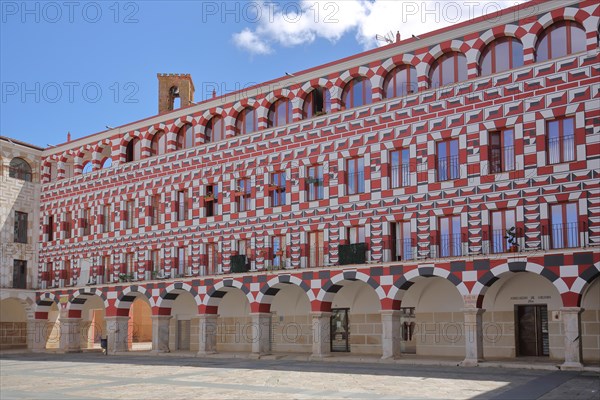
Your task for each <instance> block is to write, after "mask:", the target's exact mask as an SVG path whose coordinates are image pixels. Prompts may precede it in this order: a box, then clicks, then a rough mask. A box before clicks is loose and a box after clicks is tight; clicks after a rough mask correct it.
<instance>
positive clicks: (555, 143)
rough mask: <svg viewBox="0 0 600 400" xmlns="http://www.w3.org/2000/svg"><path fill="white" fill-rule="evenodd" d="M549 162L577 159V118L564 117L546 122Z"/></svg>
mask: <svg viewBox="0 0 600 400" xmlns="http://www.w3.org/2000/svg"><path fill="white" fill-rule="evenodd" d="M546 137H547V148H548V164H559V163H564V162H569V161H574V160H575V119H574V118H573V117H570V118H562V119H555V120H552V121H548V122H547V124H546Z"/></svg>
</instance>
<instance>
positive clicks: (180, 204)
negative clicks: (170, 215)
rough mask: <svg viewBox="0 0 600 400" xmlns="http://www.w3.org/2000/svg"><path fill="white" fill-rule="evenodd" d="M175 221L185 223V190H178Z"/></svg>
mask: <svg viewBox="0 0 600 400" xmlns="http://www.w3.org/2000/svg"><path fill="white" fill-rule="evenodd" d="M176 207H177V215H176V218H175V219H176V220H177V221H185V219H186V218H187V194H186V193H185V190H180V191H178V192H177V204H176Z"/></svg>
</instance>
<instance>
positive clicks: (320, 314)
mask: <svg viewBox="0 0 600 400" xmlns="http://www.w3.org/2000/svg"><path fill="white" fill-rule="evenodd" d="M310 316H311V317H313V318H321V317H331V311H311V312H310Z"/></svg>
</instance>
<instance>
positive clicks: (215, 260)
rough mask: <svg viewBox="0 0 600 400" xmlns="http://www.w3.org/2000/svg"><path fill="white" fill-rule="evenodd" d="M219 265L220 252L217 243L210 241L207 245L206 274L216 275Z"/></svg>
mask: <svg viewBox="0 0 600 400" xmlns="http://www.w3.org/2000/svg"><path fill="white" fill-rule="evenodd" d="M218 265H219V252H218V251H217V244H216V243H208V244H207V245H206V267H207V268H206V269H207V271H206V274H207V275H214V274H215V273H216V272H217V266H218Z"/></svg>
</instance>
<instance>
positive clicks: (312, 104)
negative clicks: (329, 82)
mask: <svg viewBox="0 0 600 400" xmlns="http://www.w3.org/2000/svg"><path fill="white" fill-rule="evenodd" d="M319 105H320V106H321V108H320V109H319ZM330 112H331V94H330V93H329V90H328V89H327V88H325V87H322V86H317V87H314V88H313V89H312V90H311V91H310V92H308V94H307V95H306V96H305V97H304V103H303V104H302V119H309V118H313V117H317V116H320V115H322V114H328V113H330ZM317 114H319V115H317Z"/></svg>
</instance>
